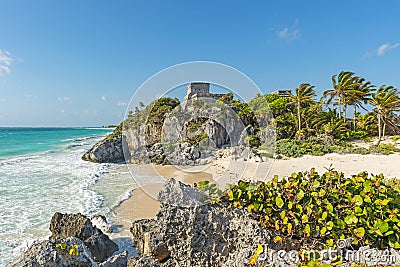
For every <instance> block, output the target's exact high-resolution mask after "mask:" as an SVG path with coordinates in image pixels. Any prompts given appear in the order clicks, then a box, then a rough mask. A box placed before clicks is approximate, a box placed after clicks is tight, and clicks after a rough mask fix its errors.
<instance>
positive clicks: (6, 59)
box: [0, 49, 14, 76]
mask: <svg viewBox="0 0 400 267" xmlns="http://www.w3.org/2000/svg"><path fill="white" fill-rule="evenodd" d="M13 61H14V59H13V58H12V57H11V55H10V53H9V52H8V51H3V50H1V49H0V76H4V75H6V74H9V73H10V72H11V69H10V66H11V62H13Z"/></svg>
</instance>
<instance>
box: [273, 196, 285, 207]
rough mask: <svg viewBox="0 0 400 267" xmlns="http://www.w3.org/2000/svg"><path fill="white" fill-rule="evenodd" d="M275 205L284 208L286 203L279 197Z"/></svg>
mask: <svg viewBox="0 0 400 267" xmlns="http://www.w3.org/2000/svg"><path fill="white" fill-rule="evenodd" d="M275 204H276V205H277V206H278V207H279V208H282V207H283V205H284V204H285V203H284V202H283V200H282V198H280V197H277V198H276V199H275Z"/></svg>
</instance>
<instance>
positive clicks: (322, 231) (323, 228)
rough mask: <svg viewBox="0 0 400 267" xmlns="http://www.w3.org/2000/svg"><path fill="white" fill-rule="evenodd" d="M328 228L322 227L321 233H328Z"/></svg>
mask: <svg viewBox="0 0 400 267" xmlns="http://www.w3.org/2000/svg"><path fill="white" fill-rule="evenodd" d="M326 231H327V229H326V227H322V228H321V235H324V234H325V233H326Z"/></svg>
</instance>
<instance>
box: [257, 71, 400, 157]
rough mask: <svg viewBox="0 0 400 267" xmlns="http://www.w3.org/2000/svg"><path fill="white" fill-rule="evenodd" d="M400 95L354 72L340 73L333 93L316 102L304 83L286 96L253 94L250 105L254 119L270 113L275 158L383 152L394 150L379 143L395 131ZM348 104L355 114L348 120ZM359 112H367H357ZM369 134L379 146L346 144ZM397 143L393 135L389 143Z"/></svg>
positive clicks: (367, 136) (311, 87) (396, 91)
mask: <svg viewBox="0 0 400 267" xmlns="http://www.w3.org/2000/svg"><path fill="white" fill-rule="evenodd" d="M399 94H400V93H399V90H398V89H396V88H394V87H393V86H386V85H383V86H380V87H379V88H377V89H375V86H374V85H372V84H371V82H369V81H366V80H365V79H364V78H362V77H359V76H356V75H355V73H353V72H346V71H342V72H340V73H339V74H338V75H333V76H332V89H328V90H326V91H324V92H323V94H322V98H321V99H320V100H319V101H317V100H316V99H315V96H316V91H314V86H312V85H310V84H308V83H303V84H301V85H300V86H299V87H298V88H296V89H295V90H294V94H292V95H291V96H290V97H286V96H280V95H278V94H267V95H257V96H256V97H255V98H254V99H253V100H251V101H250V102H249V107H250V108H251V109H252V110H254V112H255V114H256V115H257V117H258V118H262V116H263V114H267V113H268V112H271V113H272V115H273V119H272V123H273V124H274V125H275V127H276V138H277V140H278V142H277V148H276V152H277V153H278V154H282V155H285V156H288V157H299V156H302V155H304V154H311V155H323V154H325V153H331V152H338V153H361V154H367V153H379V154H388V153H393V152H397V151H398V149H396V148H395V147H394V146H390V147H388V145H383V146H382V145H381V144H380V143H381V140H382V139H385V135H387V134H391V135H395V134H399V133H400V129H399V125H400V117H399V116H398V114H396V112H398V111H400V96H399ZM366 104H369V105H370V106H372V111H370V112H369V111H368V110H367V106H366ZM349 106H351V107H352V109H353V111H354V112H353V116H352V118H348V116H347V113H348V107H349ZM359 109H363V110H365V111H366V113H365V114H360V113H359V112H358V110H359ZM374 136H377V137H378V142H377V144H376V146H372V147H371V148H369V149H365V148H362V147H354V146H352V145H350V144H349V142H348V141H353V140H364V141H370V140H371V139H372V137H374ZM316 139H317V140H316ZM324 139H325V140H324ZM398 139H399V137H396V136H394V138H393V141H394V142H396V141H397V140H398ZM326 140H329V142H327V141H326ZM261 145H262V144H261Z"/></svg>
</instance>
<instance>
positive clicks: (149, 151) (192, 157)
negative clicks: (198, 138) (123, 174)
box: [130, 142, 211, 165]
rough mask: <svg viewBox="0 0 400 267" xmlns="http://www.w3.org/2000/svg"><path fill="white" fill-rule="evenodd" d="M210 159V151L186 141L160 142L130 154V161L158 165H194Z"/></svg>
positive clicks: (207, 161)
mask: <svg viewBox="0 0 400 267" xmlns="http://www.w3.org/2000/svg"><path fill="white" fill-rule="evenodd" d="M210 161H211V153H209V152H208V151H201V149H200V148H198V147H196V146H194V145H192V144H190V143H187V142H183V143H177V144H172V143H168V144H161V143H156V144H154V145H152V146H149V147H142V148H141V149H137V150H136V151H135V153H134V154H133V155H132V156H131V160H130V162H131V163H136V164H143V163H154V164H159V165H171V164H173V165H195V164H200V165H202V164H207V163H209V162H210Z"/></svg>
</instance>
